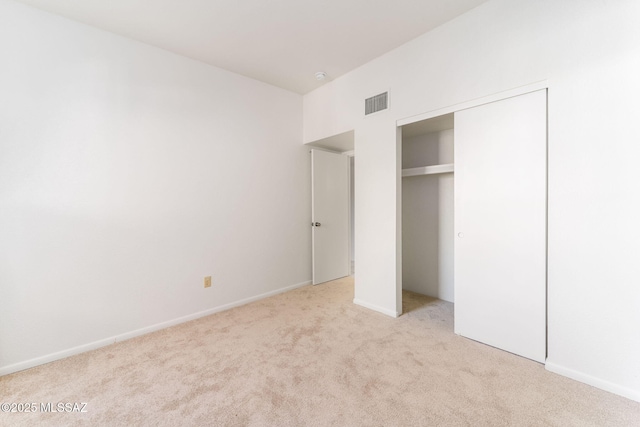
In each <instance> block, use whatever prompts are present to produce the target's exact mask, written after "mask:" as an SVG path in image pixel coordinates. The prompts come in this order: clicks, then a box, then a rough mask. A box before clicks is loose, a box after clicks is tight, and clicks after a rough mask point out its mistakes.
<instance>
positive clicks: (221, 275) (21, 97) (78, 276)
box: [0, 0, 311, 373]
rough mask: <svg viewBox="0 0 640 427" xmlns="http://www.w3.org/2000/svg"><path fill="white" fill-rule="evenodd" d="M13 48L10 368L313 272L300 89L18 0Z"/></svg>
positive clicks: (4, 171) (3, 43)
mask: <svg viewBox="0 0 640 427" xmlns="http://www.w3.org/2000/svg"><path fill="white" fill-rule="evenodd" d="M0 54H1V56H2V66H1V67H0V93H1V94H2V95H1V99H2V100H1V101H0V373H6V372H11V371H12V370H16V369H20V368H24V367H28V366H30V365H33V364H37V363H40V362H43V361H47V360H50V359H51V358H55V357H58V356H61V355H65V354H70V353H73V352H74V351H78V350H82V349H86V348H90V347H91V346H96V345H100V344H104V343H107V342H112V341H113V339H112V337H117V336H127V335H131V334H135V333H136V331H137V330H139V329H141V328H149V327H152V328H153V325H158V324H163V322H171V321H174V320H175V319H179V318H183V317H184V316H193V315H197V314H198V313H201V312H206V311H210V310H215V309H216V308H219V307H222V306H224V305H226V304H233V303H237V302H239V301H242V300H245V299H248V298H253V297H256V296H259V295H262V294H265V293H269V292H275V291H278V290H281V289H283V288H286V287H289V286H294V285H297V284H301V283H305V282H307V281H308V280H309V279H310V276H311V268H310V233H309V224H308V222H309V218H310V197H309V191H310V190H309V187H310V186H309V158H308V150H307V149H305V148H304V147H303V146H302V145H301V138H302V97H301V96H299V95H297V94H293V93H291V92H287V91H284V90H281V89H278V88H275V87H272V86H269V85H266V84H263V83H260V82H257V81H254V80H251V79H248V78H245V77H242V76H239V75H234V74H232V73H229V72H226V71H223V70H220V69H217V68H214V67H211V66H208V65H205V64H202V63H199V62H196V61H193V60H189V59H185V58H182V57H179V56H177V55H174V54H171V53H168V52H166V51H162V50H159V49H156V48H152V47H149V46H147V45H144V44H141V43H137V42H133V41H129V40H127V39H125V38H122V37H119V36H115V35H113V34H110V33H106V32H103V31H99V30H96V29H92V28H91V27H88V26H85V25H81V24H77V23H74V22H72V21H68V20H65V19H63V18H59V17H56V16H54V15H50V14H47V13H45V12H40V11H38V10H35V9H32V8H30V7H27V6H24V5H22V4H18V3H14V2H10V1H4V0H0ZM207 275H212V276H213V282H214V284H213V287H212V288H210V289H204V288H203V277H204V276H207ZM105 340H106V341H105ZM59 352H61V353H59Z"/></svg>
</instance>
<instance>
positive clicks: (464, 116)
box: [454, 90, 547, 362]
mask: <svg viewBox="0 0 640 427" xmlns="http://www.w3.org/2000/svg"><path fill="white" fill-rule="evenodd" d="M546 105H547V98H546V90H541V91H537V92H532V93H529V94H525V95H521V96H517V97H514V98H509V99H506V100H502V101H498V102H493V103H490V104H485V105H481V106H479V107H475V108H470V109H468V110H463V111H460V112H457V113H455V156H454V157H455V167H456V172H455V177H454V179H455V229H456V234H457V236H456V238H455V250H454V251H455V267H454V268H455V331H456V333H458V334H460V335H463V336H465V337H468V338H471V339H474V340H477V341H480V342H483V343H486V344H489V345H492V346H494V347H498V348H501V349H503V350H507V351H509V352H512V353H515V354H518V355H521V356H524V357H527V358H529V359H533V360H536V361H538V362H544V361H545V357H546V194H547V193H546V157H547V142H546V141H547V136H546V135H547V127H546V126H547V123H546V120H547V119H546V118H547V114H546Z"/></svg>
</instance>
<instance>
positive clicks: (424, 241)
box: [402, 113, 454, 302]
mask: <svg viewBox="0 0 640 427" xmlns="http://www.w3.org/2000/svg"><path fill="white" fill-rule="evenodd" d="M453 154H454V114H453V113H451V114H447V115H443V116H439V117H434V118H431V119H428V120H423V121H420V122H416V123H411V124H408V125H405V126H403V127H402V287H403V289H406V290H409V291H413V292H416V293H419V294H423V295H427V296H430V297H433V298H438V299H442V300H445V301H449V302H454V281H453V274H454V265H453V259H454V246H453V245H454V179H453V174H454V164H453V163H454V161H453V158H454V156H453Z"/></svg>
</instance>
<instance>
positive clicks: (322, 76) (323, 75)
mask: <svg viewBox="0 0 640 427" xmlns="http://www.w3.org/2000/svg"><path fill="white" fill-rule="evenodd" d="M326 78H327V73H325V72H324V71H318V72H317V73H316V80H320V81H322V80H324V79H326Z"/></svg>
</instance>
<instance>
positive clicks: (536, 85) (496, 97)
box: [395, 79, 549, 339]
mask: <svg viewBox="0 0 640 427" xmlns="http://www.w3.org/2000/svg"><path fill="white" fill-rule="evenodd" d="M542 89H546V90H547V117H548V114H549V107H548V103H549V81H548V80H546V79H545V80H540V81H537V82H533V83H531V84H527V85H523V86H518V87H516V88H512V89H508V90H505V91H500V92H496V93H493V94H491V95H487V96H484V97H480V98H475V99H472V100H469V101H465V102H461V103H458V104H453V105H450V106H447V107H443V108H439V109H436V110H431V111H427V112H425V113H421V114H416V115H412V116H409V117H405V118H402V119H398V120H396V134H397V135H398V136H397V138H396V145H397V146H398V147H399V149H397V150H396V153H398V154H397V155H398V156H399V159H397V161H396V168H397V170H396V188H398V189H400V190H399V191H400V192H401V189H402V148H401V147H402V136H401V135H402V126H405V125H409V124H412V123H416V122H421V121H423V120H428V119H433V118H435V117H439V116H444V115H446V114H451V113H455V112H457V111H461V110H466V109H468V108H473V107H479V106H480V105H484V104H489V103H491V102H496V101H502V100H504V99H508V98H513V97H516V96H520V95H525V94H527V93H531V92H536V91H538V90H542ZM454 132H455V130H454ZM548 134H549V124H548V123H547V177H546V178H547V179H546V190H547V199H548V197H549V138H548ZM454 146H455V142H454ZM454 168H455V166H454ZM396 212H398V215H397V216H396V230H398V233H399V236H397V238H396V251H395V252H396V260H397V262H396V277H399V278H401V277H402V198H401V197H398V198H396ZM546 215H547V231H546V235H545V240H546V248H545V260H546V271H545V282H546V283H545V287H546V290H545V293H546V295H547V297H546V301H545V307H546V308H545V311H546V312H545V319H546V324H547V328H548V327H549V323H548V310H549V301H548V295H549V292H548V284H549V238H548V235H549V221H548V216H549V205H548V203H547V212H546ZM454 286H455V278H454ZM454 289H455V288H454ZM454 292H455V290H454ZM395 295H396V301H395V303H396V307H398V313H397V316H400V315H402V280H397V281H396V293H395ZM454 298H455V297H454ZM454 303H455V300H454ZM547 339H548V334H547Z"/></svg>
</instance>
